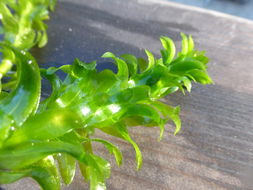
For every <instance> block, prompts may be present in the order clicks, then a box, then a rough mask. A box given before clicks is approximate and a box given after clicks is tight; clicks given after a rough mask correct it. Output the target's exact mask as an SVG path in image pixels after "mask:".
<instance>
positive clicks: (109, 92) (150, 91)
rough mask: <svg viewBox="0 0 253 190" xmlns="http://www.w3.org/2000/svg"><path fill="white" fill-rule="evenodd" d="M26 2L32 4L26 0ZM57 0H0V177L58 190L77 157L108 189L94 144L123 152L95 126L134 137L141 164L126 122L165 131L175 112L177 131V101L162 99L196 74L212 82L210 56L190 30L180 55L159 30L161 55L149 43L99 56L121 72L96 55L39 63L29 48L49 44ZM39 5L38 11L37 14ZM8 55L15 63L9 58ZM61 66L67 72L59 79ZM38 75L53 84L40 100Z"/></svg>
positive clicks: (93, 182) (93, 184) (97, 184)
mask: <svg viewBox="0 0 253 190" xmlns="http://www.w3.org/2000/svg"><path fill="white" fill-rule="evenodd" d="M24 2H29V3H30V5H31V7H30V8H29V9H28V8H25V7H24V6H22V5H23V4H22V3H24ZM35 2H36V3H35ZM54 4H55V1H50V0H37V1H36V0H29V1H21V0H19V1H14V0H13V1H11V0H7V1H3V2H2V3H0V6H1V9H0V14H1V17H2V19H1V20H2V25H3V28H2V31H3V34H4V39H3V42H2V43H1V44H0V47H1V52H2V53H3V54H2V63H1V65H0V68H2V69H0V71H1V72H2V79H4V78H5V77H7V78H10V79H9V81H7V82H2V87H1V92H0V93H1V94H0V184H9V183H13V182H15V181H17V180H19V179H21V178H24V177H31V178H33V179H34V180H36V181H37V182H38V184H39V185H40V186H41V188H42V189H46V190H56V189H60V182H61V180H62V181H63V182H64V183H65V184H67V185H68V184H70V183H71V182H72V180H73V178H74V175H75V170H76V167H77V165H79V168H80V170H81V173H82V175H83V177H84V179H85V180H86V181H88V182H89V184H90V189H91V190H95V189H99V190H100V189H106V179H107V178H109V176H110V164H109V162H108V161H107V160H105V159H104V158H102V157H100V156H98V155H96V154H95V152H93V150H92V144H93V142H98V143H101V144H103V145H104V146H105V148H107V149H108V151H109V153H111V154H113V155H114V156H115V160H116V163H117V164H118V165H119V166H120V165H121V164H122V154H121V152H120V150H119V149H118V148H117V146H115V145H114V144H112V143H111V142H108V141H106V140H105V139H98V138H95V137H94V134H95V132H96V130H100V131H102V132H104V133H106V134H108V135H110V136H114V137H116V138H120V139H123V140H125V141H127V142H128V143H130V144H131V145H132V146H133V148H134V149H135V152H136V162H137V166H136V167H137V169H140V168H141V165H142V154H141V151H140V149H139V147H138V145H137V144H136V143H135V141H134V140H133V139H132V138H131V136H130V134H129V132H128V127H133V126H146V127H156V126H158V127H160V138H159V139H162V136H163V132H164V126H165V124H166V123H167V122H168V121H169V120H172V121H173V122H174V123H175V126H176V127H175V134H177V133H178V132H179V130H180V127H181V121H180V117H179V112H180V108H179V107H172V106H170V105H167V104H164V103H162V102H161V101H159V99H161V98H162V97H164V96H167V95H169V94H172V93H173V92H176V91H177V90H180V91H182V92H183V93H184V92H185V90H187V91H189V92H190V90H191V86H192V82H198V83H201V84H210V83H212V80H211V78H210V77H209V76H208V74H207V71H206V69H207V66H206V64H207V62H208V58H207V57H206V56H205V55H204V52H199V51H197V50H195V49H194V42H193V40H192V37H191V36H189V37H187V36H186V35H185V34H181V36H182V50H181V52H179V53H178V54H177V55H176V48H175V45H174V43H173V41H172V40H171V39H170V38H168V37H165V36H162V37H161V38H160V40H161V43H162V46H163V49H162V50H161V58H155V57H154V55H153V54H152V53H151V52H150V51H148V50H146V54H147V60H146V59H143V58H136V57H135V56H134V55H130V54H123V55H120V56H116V55H114V54H113V53H111V52H106V53H105V54H104V55H102V57H103V58H108V59H110V60H112V61H113V62H114V63H115V65H116V66H117V68H118V70H117V73H114V72H112V71H111V70H108V69H105V70H103V71H97V69H96V61H93V62H90V63H85V62H83V61H81V60H79V59H75V60H74V61H73V63H72V64H71V65H63V66H61V67H58V68H56V67H50V68H48V69H40V68H39V65H38V64H37V63H36V60H35V59H34V58H33V57H32V56H31V55H30V54H29V53H28V50H29V49H30V48H31V47H33V46H34V45H36V44H38V45H39V46H43V45H45V43H46V31H45V29H46V27H45V24H44V23H43V22H42V21H43V20H44V19H45V18H48V9H49V8H50V7H51V9H53V7H54ZM3 7H4V8H3ZM38 12H40V13H38ZM37 13H38V15H40V16H37V17H36V16H34V15H36V14H37ZM10 15H11V16H10ZM31 15H33V16H31ZM31 18H32V19H31ZM20 20H23V21H22V22H19V21H20ZM22 23H26V24H24V25H23V24H22ZM42 26H43V27H42ZM15 28H18V29H15ZM25 31H30V32H27V35H28V36H29V37H27V38H23V35H21V34H23V33H24V32H25ZM25 33H26V32H25ZM30 35H31V37H30ZM21 38H22V40H20V39H21ZM6 60H9V62H10V63H11V65H7V66H6ZM13 64H15V65H16V70H13V69H12V68H13V67H12V65H13ZM3 71H4V72H3ZM58 71H62V72H64V73H66V77H65V78H64V79H60V77H59V75H58ZM41 78H45V79H47V80H49V82H50V84H51V86H52V92H51V94H50V96H49V97H48V98H46V99H44V100H43V101H40V98H41V92H40V90H41ZM2 81H4V80H2Z"/></svg>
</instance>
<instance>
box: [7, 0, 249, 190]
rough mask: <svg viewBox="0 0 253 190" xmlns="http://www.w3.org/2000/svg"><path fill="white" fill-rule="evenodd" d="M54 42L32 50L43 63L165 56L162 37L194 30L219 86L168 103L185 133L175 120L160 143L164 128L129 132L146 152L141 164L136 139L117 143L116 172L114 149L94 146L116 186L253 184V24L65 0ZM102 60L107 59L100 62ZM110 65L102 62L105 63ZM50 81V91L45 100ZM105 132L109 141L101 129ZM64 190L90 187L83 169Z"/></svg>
mask: <svg viewBox="0 0 253 190" xmlns="http://www.w3.org/2000/svg"><path fill="white" fill-rule="evenodd" d="M51 15H52V16H51V20H50V21H49V22H48V23H49V29H48V33H49V43H48V45H47V46H46V47H44V48H43V49H33V51H32V53H33V55H35V56H36V58H37V59H38V60H39V62H40V63H41V64H43V67H47V66H49V65H55V66H56V65H61V64H67V63H70V62H71V61H72V60H73V59H74V58H75V57H79V58H80V59H81V60H85V61H91V60H93V59H99V60H100V58H99V57H100V56H101V55H102V54H103V53H104V52H106V51H112V52H114V53H116V54H117V55H120V54H122V53H132V54H135V55H137V56H144V53H143V50H144V48H147V49H149V50H151V51H152V52H154V53H155V54H156V55H157V56H158V55H159V49H160V48H161V45H160V43H159V36H160V35H167V36H170V37H171V38H173V39H174V40H175V41H176V43H177V45H178V46H180V32H184V33H187V34H192V35H193V37H194V39H195V41H196V47H197V48H198V49H201V50H206V52H207V55H208V56H209V57H210V59H211V62H210V64H209V72H210V75H211V76H212V78H213V79H214V82H215V85H209V86H200V85H194V87H193V89H192V93H191V94H187V95H186V96H184V95H182V94H180V93H176V94H172V95H170V96H168V97H167V98H165V99H164V101H166V102H168V103H169V104H172V105H180V106H181V110H182V112H181V117H182V121H183V123H182V130H181V132H180V133H179V134H178V135H177V136H174V135H173V130H174V126H173V125H172V124H168V125H167V127H166V130H165V137H164V139H163V140H162V141H161V142H157V138H158V135H159V129H158V128H145V129H144V128H143V127H139V128H135V129H131V134H132V137H133V138H134V140H136V142H137V143H138V144H139V145H140V148H141V150H142V153H143V157H144V164H143V168H142V169H141V170H140V171H138V172H137V171H136V170H135V157H134V151H133V149H132V147H131V146H130V145H129V144H126V143H124V142H122V141H121V140H117V139H110V140H112V141H113V142H115V143H116V144H117V145H119V146H120V147H121V148H122V150H123V154H124V165H123V166H122V167H121V168H118V167H117V166H116V165H115V162H114V160H113V158H112V157H111V156H109V155H108V153H107V151H106V150H105V149H104V148H103V147H102V146H99V145H96V146H95V147H96V148H95V149H96V150H95V152H96V153H98V154H99V155H103V156H105V157H106V158H108V159H109V160H110V161H111V162H112V174H111V178H110V179H109V180H108V189H110V190H116V189H117V190H121V189H122V190H165V189H171V190H202V189H203V190H206V189H215V190H216V189H229V190H230V189H241V190H244V189H253V22H251V21H247V20H243V19H239V18H237V17H232V16H227V15H223V14H219V13H215V12H211V11H205V10H203V9H197V8H193V7H187V6H182V5H179V4H174V3H169V2H165V1H159V0H156V1H155V0H128V1H119V0H93V1H91V0H68V1H67V0H62V1H59V3H58V5H57V7H56V11H55V12H54V13H52V14H51ZM100 61H101V62H103V60H100ZM105 67H110V68H113V67H112V66H111V64H109V66H108V64H105V63H101V64H100V65H99V68H100V69H103V68H105ZM48 92H49V87H47V85H45V86H44V87H43V95H44V96H46V95H47V94H48ZM97 136H99V137H103V138H108V137H106V136H105V135H103V134H102V133H99V132H98V133H97ZM3 187H4V188H5V189H7V190H17V189H29V190H32V189H39V187H38V186H37V185H36V184H35V182H33V181H32V180H29V179H25V180H21V181H19V182H17V183H15V184H12V185H4V186H3ZM64 189H71V190H79V189H88V186H87V184H85V183H83V181H82V178H81V176H80V175H77V176H76V178H75V181H74V183H73V184H72V185H70V186H69V187H64Z"/></svg>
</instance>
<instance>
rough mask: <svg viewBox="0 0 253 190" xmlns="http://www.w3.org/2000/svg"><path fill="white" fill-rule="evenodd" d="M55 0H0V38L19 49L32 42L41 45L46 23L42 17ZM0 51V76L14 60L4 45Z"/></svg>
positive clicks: (44, 35) (47, 16)
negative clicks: (0, 61)
mask: <svg viewBox="0 0 253 190" xmlns="http://www.w3.org/2000/svg"><path fill="white" fill-rule="evenodd" d="M55 4H56V0H18V1H17V0H1V1H0V20H1V23H2V26H0V34H2V35H3V41H4V42H5V43H6V44H9V45H11V46H13V47H16V48H18V49H21V50H29V49H30V48H32V47H33V46H35V45H38V46H39V47H43V46H44V45H45V44H46V43H47V33H46V29H47V25H46V24H45V23H44V22H43V21H44V20H47V19H49V9H51V10H53V9H54V6H55ZM2 48H3V47H2ZM1 52H2V54H3V56H2V57H3V58H2V63H1V65H0V79H1V78H2V77H3V76H4V75H5V74H7V72H8V71H10V70H11V68H12V66H13V63H15V56H14V55H13V54H11V53H10V52H9V51H8V49H5V48H3V49H2V50H1ZM13 78H15V77H13ZM13 80H14V79H13ZM12 84H13V82H12ZM5 86H10V84H9V85H5ZM0 89H1V85H0Z"/></svg>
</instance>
